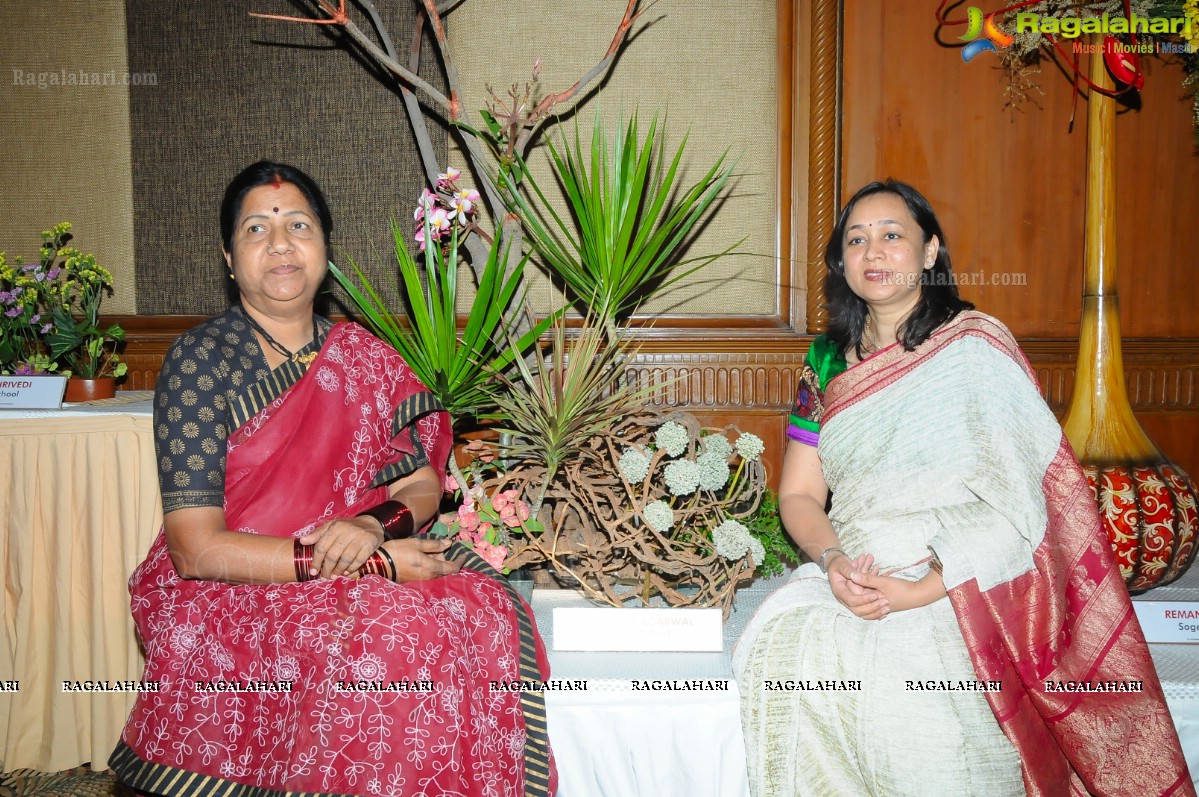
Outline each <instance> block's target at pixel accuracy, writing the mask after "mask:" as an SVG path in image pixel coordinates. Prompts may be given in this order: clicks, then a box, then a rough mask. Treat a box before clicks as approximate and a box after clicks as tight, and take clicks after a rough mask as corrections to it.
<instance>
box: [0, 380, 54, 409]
mask: <svg viewBox="0 0 1199 797" xmlns="http://www.w3.org/2000/svg"><path fill="white" fill-rule="evenodd" d="M66 389H67V378H66V377H65V376H52V375H51V376H0V410H56V409H58V408H59V407H61V406H62V394H63V391H65V390H66Z"/></svg>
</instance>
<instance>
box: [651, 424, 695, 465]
mask: <svg viewBox="0 0 1199 797" xmlns="http://www.w3.org/2000/svg"><path fill="white" fill-rule="evenodd" d="M654 442H655V443H657V444H658V448H660V449H662V450H663V451H665V452H666V453H667V455H668V456H672V457H677V456H678V455H679V454H682V453H683V452H684V451H686V450H687V443H689V442H690V439H689V438H688V436H687V430H686V429H684V428H683V427H682V425H681V424H678V423H676V422H674V421H667V422H666V423H664V424H662V425H661V426H659V427H658V431H657V432H655V433H654Z"/></svg>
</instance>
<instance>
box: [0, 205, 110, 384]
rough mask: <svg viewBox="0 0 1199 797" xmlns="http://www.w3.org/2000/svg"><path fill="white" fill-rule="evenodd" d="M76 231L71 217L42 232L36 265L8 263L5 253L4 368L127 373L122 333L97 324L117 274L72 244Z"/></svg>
mask: <svg viewBox="0 0 1199 797" xmlns="http://www.w3.org/2000/svg"><path fill="white" fill-rule="evenodd" d="M70 231H71V224H70V222H65V221H64V222H62V223H60V224H56V225H55V226H54V227H52V228H51V229H49V230H43V231H42V245H41V249H40V255H41V257H40V260H39V262H38V263H30V264H28V265H26V264H25V263H24V262H23V261H22V259H21V258H19V257H18V258H16V259H15V261H14V262H13V263H11V264H9V263H7V262H6V260H5V257H4V255H3V254H2V253H0V332H3V334H0V371H5V372H7V371H14V372H17V373H49V372H54V371H60V370H61V372H62V373H64V374H67V375H74V376H80V377H84V378H87V379H94V378H96V377H99V376H115V377H120V376H124V375H125V371H126V368H127V366H126V365H125V363H123V362H121V360H120V357H119V356H118V355H117V348H118V347H119V345H120V343H121V342H122V341H123V340H124V339H125V332H124V330H122V329H121V328H120V327H119V326H117V325H116V324H113V325H112V326H110V327H108V328H107V329H102V328H101V327H100V325H99V320H100V303H101V302H102V301H103V299H104V296H105V295H111V293H112V274H110V273H109V272H108V270H107V269H105V268H104V267H103V266H100V265H99V264H98V263H97V262H96V256H95V255H93V254H91V253H84V252H81V251H79V250H78V249H76V248H74V247H70V246H66V242H67V241H68V240H69V239H70V237H71V235H70Z"/></svg>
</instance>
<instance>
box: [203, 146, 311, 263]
mask: <svg viewBox="0 0 1199 797" xmlns="http://www.w3.org/2000/svg"><path fill="white" fill-rule="evenodd" d="M276 182H278V183H291V184H292V185H294V186H295V187H296V188H298V189H300V193H301V194H303V195H304V198H305V199H307V200H308V206H309V207H310V208H311V209H312V212H313V213H315V214H316V218H317V221H319V222H320V224H321V232H322V233H323V234H324V236H325V247H326V248H328V246H329V236H330V234H331V233H332V232H333V216H332V215H331V214H330V213H329V203H328V202H326V201H325V195H324V194H323V193H321V187H320V186H319V185H317V184H316V180H313V179H312V178H311V177H309V176H308V175H307V174H305V173H304V172H302V171H300V170H299V169H297V168H296V167H295V166H288V165H287V164H286V163H275V162H274V161H258V163H254V164H251V165H249V166H247V167H246V168H244V169H242V170H241V171H240V172H238V175H237V176H236V177H234V178H233V181H232V182H230V183H229V187H228V188H226V189H225V198H224V199H223V200H221V242H222V243H223V244H224V246H225V251H226V252H232V251H233V228H234V227H235V226H236V225H237V217H238V216H239V215H240V214H241V205H242V202H243V201H245V198H246V194H248V193H250V191H252V190H254V189H255V188H258V187H260V186H264V185H270V184H272V183H276Z"/></svg>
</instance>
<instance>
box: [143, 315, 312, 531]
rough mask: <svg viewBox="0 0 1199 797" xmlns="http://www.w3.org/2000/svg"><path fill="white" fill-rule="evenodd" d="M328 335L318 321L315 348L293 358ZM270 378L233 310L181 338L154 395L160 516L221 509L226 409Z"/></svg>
mask: <svg viewBox="0 0 1199 797" xmlns="http://www.w3.org/2000/svg"><path fill="white" fill-rule="evenodd" d="M332 328H333V324H332V323H331V322H330V321H328V320H327V319H324V318H320V317H318V318H317V337H316V340H314V341H313V342H312V343H310V344H308V345H307V346H305V347H304V348H303V349H301V350H300V351H299V352H297V354H304V353H308V352H311V351H319V350H320V347H321V346H322V345H323V344H324V341H325V338H326V337H327V336H328V334H329V330H330V329H332ZM285 365H287V364H284V366H280V368H282V367H285ZM269 374H270V367H269V366H268V365H267V362H266V356H265V355H264V354H263V352H262V348H261V347H260V346H259V345H258V340H257V339H256V338H255V337H254V331H253V330H252V329H251V328H250V325H249V324H248V323H246V319H245V315H244V314H243V311H242V309H241V308H240V307H232V308H230V309H228V310H226V311H225V312H224V313H221V314H220V315H219V316H216V317H215V318H210V319H209V320H208V321H205V322H204V323H203V324H201V325H200V326H198V327H196V328H195V329H191V330H188V331H187V332H185V333H184V334H183V335H182V336H181V337H180V338H179V339H178V340H176V341H175V342H174V343H173V344H172V345H171V348H170V349H169V350H168V351H167V355H166V359H165V360H164V361H163V364H162V370H161V371H159V373H158V384H157V385H156V386H155V389H154V445H155V451H156V453H157V455H158V483H159V487H160V489H161V490H162V511H163V512H164V513H165V512H173V511H174V510H176V509H183V508H184V507H193V506H215V507H224V505H225V440H226V439H227V438H228V437H229V433H230V431H232V428H233V423H234V422H233V416H232V409H231V408H232V405H233V404H234V403H235V402H237V401H238V399H239V398H240V397H241V396H243V395H244V394H245V392H246V391H247V390H248V389H249V388H250V387H251V386H253V385H254V384H255V383H256V382H259V381H261V380H263V379H265V378H266V377H267V376H268V375H269Z"/></svg>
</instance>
